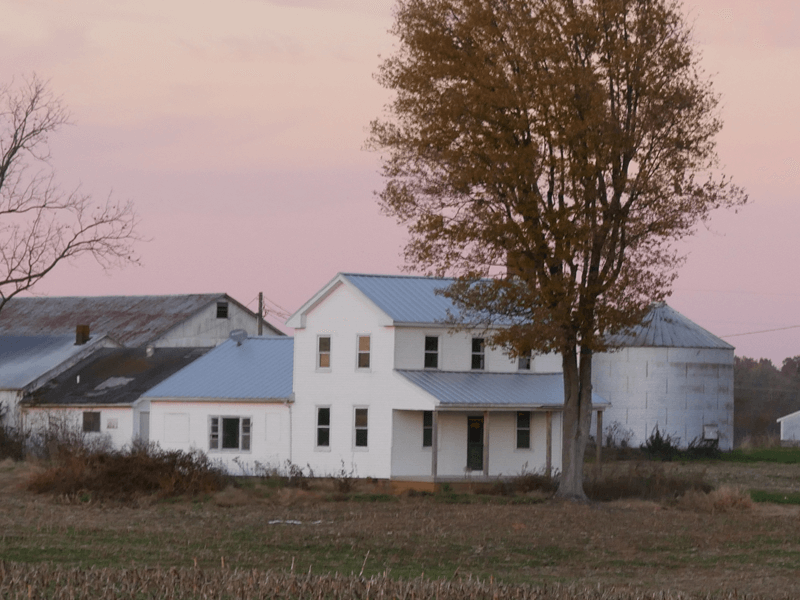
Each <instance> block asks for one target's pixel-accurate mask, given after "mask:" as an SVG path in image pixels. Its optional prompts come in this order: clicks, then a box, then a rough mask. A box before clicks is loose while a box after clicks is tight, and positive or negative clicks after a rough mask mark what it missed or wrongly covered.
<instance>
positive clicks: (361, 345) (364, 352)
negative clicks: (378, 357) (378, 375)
mask: <svg viewBox="0 0 800 600" xmlns="http://www.w3.org/2000/svg"><path fill="white" fill-rule="evenodd" d="M356 364H357V365H358V368H359V369H369V336H368V335H360V336H358V362H357V363H356Z"/></svg>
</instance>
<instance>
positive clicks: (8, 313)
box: [0, 294, 250, 348]
mask: <svg viewBox="0 0 800 600" xmlns="http://www.w3.org/2000/svg"><path fill="white" fill-rule="evenodd" d="M217 300H226V301H232V302H236V301H235V300H233V299H232V298H230V296H228V295H227V294H181V295H173V296H94V297H92V296H76V297H52V298H51V297H48V298H20V297H16V298H12V299H11V300H9V301H8V304H6V305H5V306H4V307H3V309H2V310H0V335H17V336H23V335H28V336H31V335H62V334H64V335H66V334H72V335H74V334H75V327H76V325H89V326H90V328H91V331H92V332H95V331H102V332H104V333H107V334H108V335H109V336H111V337H113V338H114V339H115V340H117V341H118V342H119V343H120V344H122V345H123V346H127V347H134V348H135V347H138V346H143V345H145V344H147V343H149V342H151V341H154V340H155V339H156V338H158V337H160V336H161V335H163V334H164V333H166V332H167V331H169V330H170V329H172V328H173V327H175V326H176V325H178V324H180V323H182V322H183V321H185V320H187V319H188V318H189V317H191V316H192V315H194V314H196V313H197V312H198V311H200V310H202V309H203V308H205V307H206V306H208V305H209V304H211V303H212V302H216V301H217ZM236 304H239V303H238V302H236ZM240 306H241V305H240ZM242 308H243V309H244V310H248V309H247V308H246V307H244V306H242ZM248 312H250V311H249V310H248Z"/></svg>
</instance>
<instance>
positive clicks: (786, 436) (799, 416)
mask: <svg viewBox="0 0 800 600" xmlns="http://www.w3.org/2000/svg"><path fill="white" fill-rule="evenodd" d="M780 424H781V441H787V442H797V441H800V412H795V413H792V414H790V415H786V416H785V417H781V421H780Z"/></svg>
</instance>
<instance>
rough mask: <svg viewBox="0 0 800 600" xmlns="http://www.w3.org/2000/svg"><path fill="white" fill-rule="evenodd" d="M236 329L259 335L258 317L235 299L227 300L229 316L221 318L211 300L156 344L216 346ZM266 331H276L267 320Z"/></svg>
mask: <svg viewBox="0 0 800 600" xmlns="http://www.w3.org/2000/svg"><path fill="white" fill-rule="evenodd" d="M234 329H244V330H245V331H247V333H248V334H249V335H257V334H258V319H257V318H256V316H255V315H252V314H250V313H248V312H246V311H244V310H242V308H241V307H240V306H239V305H238V304H236V303H235V302H232V301H228V317H227V318H225V319H218V318H217V303H216V302H212V303H211V304H210V305H209V306H207V307H206V308H204V309H203V310H201V311H198V313H197V314H195V315H193V316H192V317H190V318H189V319H187V320H186V321H184V322H183V323H180V324H178V325H176V326H175V327H173V328H172V329H170V330H169V331H167V332H166V333H164V335H162V336H161V337H159V338H158V339H156V340H155V341H154V342H153V345H154V346H156V347H157V348H176V347H192V346H194V347H203V346H209V347H210V346H217V345H219V344H221V343H222V342H224V341H225V340H227V339H228V337H229V335H230V332H231V331H233V330H234ZM264 335H275V331H274V330H272V329H271V328H270V326H269V325H267V324H265V325H264Z"/></svg>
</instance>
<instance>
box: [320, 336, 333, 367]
mask: <svg viewBox="0 0 800 600" xmlns="http://www.w3.org/2000/svg"><path fill="white" fill-rule="evenodd" d="M323 339H327V340H328V350H327V351H324V350H322V348H321V343H322V340H323ZM332 348H333V339H332V336H331V335H329V334H327V335H318V336H317V348H316V356H317V358H316V360H317V362H316V367H317V371H321V372H323V373H327V372H328V371H330V370H331V354H332V352H331V350H332ZM323 356H327V357H328V366H327V367H323V366H322V357H323Z"/></svg>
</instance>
